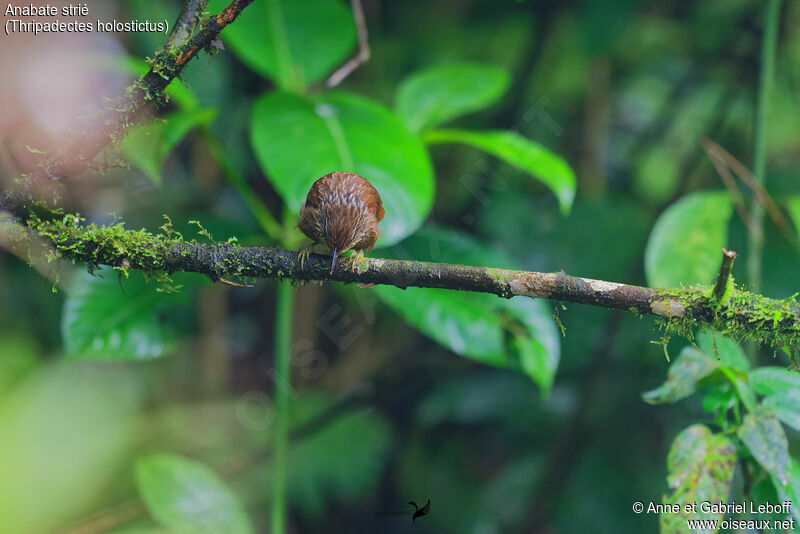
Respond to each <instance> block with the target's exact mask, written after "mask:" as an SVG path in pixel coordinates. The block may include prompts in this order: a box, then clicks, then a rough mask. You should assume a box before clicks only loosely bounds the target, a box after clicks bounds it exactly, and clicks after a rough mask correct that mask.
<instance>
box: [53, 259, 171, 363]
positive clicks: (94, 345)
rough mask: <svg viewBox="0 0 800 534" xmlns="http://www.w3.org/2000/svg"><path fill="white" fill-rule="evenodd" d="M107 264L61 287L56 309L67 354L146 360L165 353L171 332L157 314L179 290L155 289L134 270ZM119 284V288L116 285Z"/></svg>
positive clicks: (154, 286)
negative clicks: (126, 274)
mask: <svg viewBox="0 0 800 534" xmlns="http://www.w3.org/2000/svg"><path fill="white" fill-rule="evenodd" d="M119 276H120V274H119V273H117V272H116V271H113V270H111V269H102V270H100V271H97V273H96V275H95V276H92V275H90V274H88V273H83V274H81V275H80V276H78V277H76V279H75V281H74V283H73V284H72V285H71V287H70V288H69V290H68V291H67V298H66V300H65V301H64V309H63V311H62V315H61V333H62V336H63V338H64V349H65V351H66V353H67V355H69V356H75V357H79V358H92V359H110V360H148V359H151V358H157V357H159V356H164V355H165V354H167V353H168V352H169V351H170V350H171V349H172V346H173V345H174V336H173V334H172V332H171V331H170V330H169V329H168V328H167V327H166V326H165V325H164V324H163V322H162V321H161V320H159V317H158V315H157V311H158V309H159V308H162V307H164V306H168V305H172V304H174V303H175V302H177V300H178V299H179V298H180V296H179V295H175V294H166V293H160V292H158V291H157V290H156V289H157V287H158V286H157V284H147V283H146V282H145V281H144V278H143V276H142V275H141V274H140V273H137V272H134V273H132V274H131V277H130V278H128V279H120V278H119ZM123 287H124V288H125V290H124V292H123V289H122V288H123Z"/></svg>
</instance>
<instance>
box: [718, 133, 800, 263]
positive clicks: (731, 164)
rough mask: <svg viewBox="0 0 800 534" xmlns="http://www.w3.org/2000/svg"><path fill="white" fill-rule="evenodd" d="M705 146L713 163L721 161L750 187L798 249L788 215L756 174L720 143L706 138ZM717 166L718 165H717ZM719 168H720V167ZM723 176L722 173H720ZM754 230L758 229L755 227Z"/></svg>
mask: <svg viewBox="0 0 800 534" xmlns="http://www.w3.org/2000/svg"><path fill="white" fill-rule="evenodd" d="M703 147H704V148H705V149H706V151H707V152H708V153H709V154H710V156H711V160H712V163H713V162H714V160H717V161H719V162H720V163H721V164H722V165H724V166H725V167H726V168H727V169H730V170H731V171H733V172H734V173H735V174H736V176H738V177H739V178H740V179H741V180H742V181H743V182H744V183H745V185H747V187H749V188H750V189H751V190H752V191H753V194H754V195H755V197H756V200H757V201H758V203H759V204H760V205H761V206H763V207H764V208H765V209H766V211H767V214H768V215H769V218H770V219H771V220H772V222H773V224H775V227H776V228H777V229H778V230H779V231H780V232H781V234H782V235H783V237H784V238H786V240H787V241H788V242H789V243H790V244H791V245H792V246H793V247H794V248H796V249H800V244H798V242H797V238H796V237H795V236H794V234H793V233H792V232H791V231H790V229H789V223H788V221H787V219H786V216H785V215H784V214H783V212H782V211H781V209H780V208H779V207H778V204H777V203H776V202H775V200H774V199H773V198H772V195H770V194H769V193H768V192H767V190H766V189H765V188H764V186H763V185H762V184H761V182H759V181H758V180H756V178H755V176H754V175H753V173H752V172H750V169H748V168H747V166H746V165H744V164H743V163H742V162H741V161H739V160H738V159H736V157H734V156H733V155H732V154H731V153H730V152H728V151H727V150H725V149H724V148H722V147H721V146H720V145H718V144H717V143H715V142H714V141H711V140H709V139H706V140H705V141H704V142H703ZM715 167H716V165H715ZM718 170H719V169H718ZM720 176H722V175H720ZM751 222H753V223H754V219H753V218H751ZM753 230H754V231H755V230H756V229H753ZM758 231H760V232H763V230H762V229H758Z"/></svg>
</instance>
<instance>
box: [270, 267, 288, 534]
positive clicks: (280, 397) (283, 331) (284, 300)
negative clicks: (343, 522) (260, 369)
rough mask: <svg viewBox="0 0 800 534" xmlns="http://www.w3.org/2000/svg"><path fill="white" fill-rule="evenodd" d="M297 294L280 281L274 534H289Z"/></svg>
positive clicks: (276, 384)
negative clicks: (292, 358)
mask: <svg viewBox="0 0 800 534" xmlns="http://www.w3.org/2000/svg"><path fill="white" fill-rule="evenodd" d="M293 309H294V291H293V289H292V284H291V282H289V281H288V280H282V281H280V282H278V291H277V299H276V303H275V356H274V358H275V360H274V361H275V374H274V375H273V379H274V382H275V409H276V413H277V416H276V420H275V437H274V440H275V441H274V450H275V457H274V462H275V463H274V465H275V470H274V478H273V480H272V514H271V529H270V532H271V534H284V533H285V532H286V516H287V502H286V463H287V461H288V452H289V396H290V393H291V391H290V390H291V371H290V369H289V346H290V344H291V340H292V311H293Z"/></svg>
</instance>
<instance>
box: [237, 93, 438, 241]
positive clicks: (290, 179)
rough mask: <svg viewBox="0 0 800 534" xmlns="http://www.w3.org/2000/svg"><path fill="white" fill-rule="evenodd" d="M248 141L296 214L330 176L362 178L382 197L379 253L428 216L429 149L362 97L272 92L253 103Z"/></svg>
mask: <svg viewBox="0 0 800 534" xmlns="http://www.w3.org/2000/svg"><path fill="white" fill-rule="evenodd" d="M250 134H251V141H252V143H253V147H254V149H255V152H256V156H257V157H258V161H259V163H260V164H261V168H262V169H264V173H265V174H266V175H267V177H268V178H269V180H270V181H271V182H272V185H273V186H274V187H275V189H276V190H277V191H278V193H280V195H281V197H282V198H283V200H284V202H286V204H287V205H288V206H289V209H291V210H292V211H293V212H295V213H298V212H299V210H300V205H301V204H302V202H303V200H304V199H305V197H306V195H307V194H308V190H309V189H310V188H311V184H312V183H314V181H315V180H316V179H317V178H319V177H321V176H323V175H325V174H327V173H329V172H333V171H353V172H357V173H359V174H361V175H362V176H364V177H365V178H367V179H368V180H369V181H370V182H372V184H373V185H374V186H375V188H376V189H377V190H378V192H379V193H380V195H381V198H382V199H383V206H384V208H385V209H386V217H385V218H384V220H383V222H382V223H381V228H382V232H383V233H382V235H381V238H380V239H379V240H378V243H377V246H387V245H390V244H393V243H396V242H397V241H399V240H401V239H403V238H404V237H406V236H408V235H409V234H411V233H412V232H413V231H414V230H416V229H417V228H418V227H419V225H420V224H422V221H423V220H424V218H425V217H426V216H427V214H428V212H429V211H430V209H431V205H432V203H433V193H434V181H433V171H432V169H431V163H430V159H429V157H428V153H427V152H426V150H425V146H424V145H423V144H422V142H421V141H420V140H419V139H418V138H417V137H416V136H415V135H414V134H412V133H411V132H410V131H408V128H406V127H405V125H404V124H403V123H402V121H400V119H399V118H397V116H396V115H394V114H393V113H392V112H390V111H388V110H386V109H385V108H383V107H381V106H380V105H378V104H376V103H374V102H371V101H369V100H367V99H365V98H362V97H359V96H356V95H352V94H347V93H336V94H332V95H327V96H325V97H320V98H318V99H315V100H311V99H306V98H301V97H297V96H293V95H290V94H288V93H280V92H278V93H268V94H266V95H264V96H262V97H261V98H260V99H259V100H258V102H257V103H256V106H255V110H254V111H253V122H252V124H251V128H250Z"/></svg>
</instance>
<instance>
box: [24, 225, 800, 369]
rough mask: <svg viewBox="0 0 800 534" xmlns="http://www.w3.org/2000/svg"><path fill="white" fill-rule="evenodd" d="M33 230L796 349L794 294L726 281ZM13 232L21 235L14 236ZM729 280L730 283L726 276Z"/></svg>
mask: <svg viewBox="0 0 800 534" xmlns="http://www.w3.org/2000/svg"><path fill="white" fill-rule="evenodd" d="M30 226H31V229H30V230H29V232H30V233H33V234H35V235H38V237H40V238H43V239H44V240H45V242H47V243H49V244H52V245H53V246H55V249H56V251H57V253H58V254H60V255H61V256H63V257H66V258H68V259H71V260H73V261H74V262H78V263H84V264H87V265H89V267H90V268H93V267H95V266H98V265H110V266H112V267H116V268H122V269H135V270H141V271H144V272H145V273H149V274H152V273H155V272H159V271H163V272H166V273H174V272H179V271H181V272H192V273H200V274H204V275H206V276H208V277H209V278H211V279H212V280H214V281H218V280H219V279H220V278H222V277H226V278H231V277H248V278H280V279H291V280H294V281H296V282H306V281H311V280H330V281H336V282H345V283H358V284H383V285H391V286H396V287H399V288H401V289H405V288H407V287H421V288H441V289H451V290H460V291H472V292H477V293H491V294H494V295H497V296H499V297H503V298H511V297H514V296H525V297H531V298H536V297H539V298H546V299H550V300H556V301H565V302H574V303H578V304H587V305H590V306H601V307H605V308H610V309H619V310H627V311H632V312H635V313H639V314H644V315H654V316H656V317H658V318H660V320H661V322H662V323H663V324H664V325H665V326H666V327H667V328H668V329H669V330H670V331H674V332H677V333H680V334H682V335H685V336H686V337H689V338H691V337H692V331H693V330H694V329H695V328H696V327H698V326H700V327H709V328H712V329H713V330H715V331H718V332H720V333H722V334H725V335H728V336H731V337H733V338H735V339H737V340H742V341H743V340H754V341H757V342H760V343H766V344H769V345H771V346H772V347H774V348H775V349H783V350H786V351H787V352H788V353H790V354H793V353H795V352H797V351H798V350H800V306H798V303H797V302H796V301H795V300H794V299H793V298H790V299H786V300H775V299H769V298H766V297H762V296H760V295H755V294H752V293H749V292H747V291H743V290H740V289H736V288H733V287H730V288H728V289H727V291H726V292H725V298H724V299H723V301H722V302H720V300H719V299H717V298H715V296H714V293H713V290H712V288H711V287H688V288H681V289H658V288H657V289H653V288H647V287H641V286H635V285H628V284H619V283H615V282H607V281H602V280H593V279H590V278H581V277H577V276H570V275H567V274H565V273H563V272H559V273H538V272H528V271H518V270H509V269H497V268H491V267H477V266H469V265H456V264H449V263H429V262H421V261H410V260H394V259H379V258H369V259H365V260H363V261H362V262H361V263H360V264H359V265H358V272H353V271H351V270H349V269H348V268H346V267H345V266H344V265H343V264H341V263H339V264H338V265H337V267H336V269H335V270H334V272H333V274H332V275H329V274H328V270H329V266H330V258H329V257H328V256H321V255H317V254H312V255H311V256H310V258H309V261H307V262H306V264H305V268H304V269H302V270H301V269H300V268H299V265H298V262H297V257H298V255H297V253H296V252H294V251H291V250H286V249H283V248H245V247H237V246H234V245H232V244H229V243H223V244H217V245H201V244H198V243H195V242H186V241H184V240H183V239H182V238H179V237H168V236H165V235H154V234H151V233H148V232H146V231H144V230H140V231H131V230H125V229H124V228H123V227H122V225H121V224H117V225H114V226H110V227H98V226H95V225H88V226H81V225H80V224H79V220H77V219H76V218H75V217H74V216H67V217H65V220H64V221H59V222H42V221H33V222H31V223H30ZM15 235H17V236H19V235H20V232H16V234H15ZM726 285H727V281H726Z"/></svg>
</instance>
